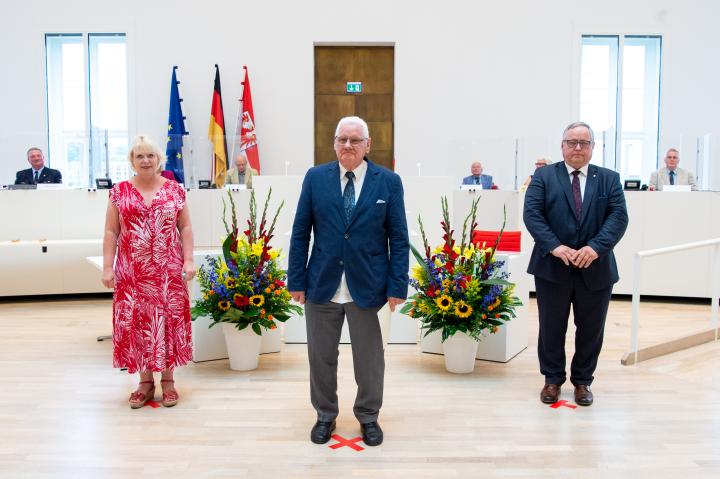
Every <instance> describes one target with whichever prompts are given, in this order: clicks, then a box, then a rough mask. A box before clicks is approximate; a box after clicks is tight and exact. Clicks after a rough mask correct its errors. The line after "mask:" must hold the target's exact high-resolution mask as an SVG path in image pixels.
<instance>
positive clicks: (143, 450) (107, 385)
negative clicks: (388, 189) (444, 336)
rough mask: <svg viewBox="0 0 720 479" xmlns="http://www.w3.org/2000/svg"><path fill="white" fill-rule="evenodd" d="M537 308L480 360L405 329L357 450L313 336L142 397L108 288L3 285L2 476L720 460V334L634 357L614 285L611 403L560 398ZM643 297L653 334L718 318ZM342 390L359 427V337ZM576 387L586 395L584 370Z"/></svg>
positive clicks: (585, 470)
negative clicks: (314, 353) (454, 355)
mask: <svg viewBox="0 0 720 479" xmlns="http://www.w3.org/2000/svg"><path fill="white" fill-rule="evenodd" d="M530 310H531V312H532V314H533V316H531V318H530V324H531V327H530V334H529V344H530V346H529V347H528V348H527V349H526V350H525V351H524V352H522V353H521V354H520V355H519V356H517V357H516V358H515V359H513V360H512V361H511V362H509V363H507V364H499V363H491V362H483V361H478V362H477V365H476V368H475V372H474V373H472V374H470V375H452V374H449V373H446V372H445V370H444V366H443V358H442V357H441V356H435V355H428V354H422V353H420V352H419V346H415V345H390V346H389V347H388V350H387V351H386V363H387V365H386V381H385V403H384V406H383V409H382V413H381V417H380V423H381V425H382V426H383V429H384V431H385V443H384V444H383V445H381V446H380V447H375V448H370V447H368V448H366V449H365V450H363V451H360V452H356V451H354V450H352V449H350V448H347V447H344V448H340V449H337V450H333V449H330V448H329V447H328V445H323V446H319V445H314V444H312V443H311V442H310V441H309V439H308V436H309V430H310V427H311V426H312V424H313V422H314V411H313V409H312V407H311V406H310V402H309V386H308V365H307V356H306V350H305V346H304V345H286V346H284V349H283V351H282V352H281V353H277V354H270V355H264V356H263V357H262V358H261V360H260V367H259V368H258V369H257V370H255V371H252V372H246V373H240V372H233V371H231V370H230V369H229V368H228V366H227V361H214V362H208V363H201V364H190V365H188V366H187V367H185V368H182V369H181V370H179V371H178V373H177V375H176V376H177V380H178V385H177V386H178V390H179V392H180V394H181V402H180V404H179V405H178V406H177V407H174V408H169V409H166V408H158V409H153V408H151V407H145V408H143V409H141V410H136V411H133V410H131V409H130V408H129V407H128V406H127V396H128V395H129V393H130V392H131V391H132V390H133V388H134V386H135V384H136V377H132V376H130V375H128V374H127V373H124V372H120V371H117V370H113V369H112V368H111V348H112V345H111V344H110V342H100V343H99V342H96V341H95V337H96V336H98V335H101V334H105V333H108V332H109V331H110V328H111V326H110V312H111V301H110V300H109V299H106V298H99V299H98V298H93V299H87V298H84V299H83V298H81V299H63V300H42V301H38V300H23V301H15V302H8V301H2V302H0V478H19V477H22V478H132V479H140V478H146V477H147V478H150V477H152V478H159V477H172V478H204V477H217V478H244V477H262V478H285V477H323V478H345V477H347V478H351V477H379V478H382V477H393V478H399V477H402V478H424V477H442V478H466V477H482V478H489V477H499V478H518V477H529V478H596V477H597V478H621V477H638V476H645V477H653V478H683V479H687V478H711V477H712V478H717V477H720V368H718V364H719V361H718V360H720V342H718V343H709V344H706V345H703V346H699V347H696V348H694V349H690V350H686V351H682V352H679V353H675V354H673V355H670V356H666V357H663V358H657V359H654V360H651V361H648V362H644V363H641V364H639V365H637V366H630V367H628V366H621V365H620V358H621V356H622V353H623V352H624V351H625V349H626V348H627V347H628V344H629V334H630V329H629V328H630V303H629V301H624V300H620V301H613V302H612V304H611V307H610V313H609V317H608V323H607V328H606V336H605V347H604V350H603V353H602V356H601V358H600V365H599V368H598V371H597V374H596V380H595V384H594V388H593V390H594V392H595V396H596V402H595V404H594V405H593V406H592V407H589V408H579V407H578V408H577V409H569V408H558V409H552V408H550V407H548V406H547V405H544V404H542V403H540V401H539V399H538V394H539V390H540V388H541V386H542V377H541V376H540V374H539V372H538V366H537V358H536V348H535V346H534V344H535V341H536V337H537V318H536V316H535V311H536V309H535V303H534V301H533V304H532V305H531V308H530ZM642 314H643V318H645V319H644V320H643V324H642V328H641V345H642V346H646V345H650V344H653V342H654V341H659V340H662V339H671V338H674V337H677V336H681V335H684V334H689V333H692V332H695V331H697V330H699V329H703V328H705V327H706V326H708V321H709V306H706V305H696V304H672V303H643V308H642ZM571 334H572V331H571ZM569 337H570V338H571V337H572V336H569ZM571 350H572V341H571V340H570V341H568V351H569V352H570V351H571ZM158 391H159V388H158ZM339 394H340V406H341V415H340V417H339V418H338V430H337V433H338V434H340V435H342V436H344V437H346V438H352V437H355V436H358V435H359V426H358V424H357V422H356V421H355V419H354V417H353V415H352V402H353V399H354V394H355V384H354V379H353V375H352V356H351V353H350V348H349V346H341V355H340V371H339ZM157 396H159V393H158V394H157ZM563 398H564V399H567V400H568V401H569V402H570V403H572V388H571V387H569V385H568V387H565V388H564V389H563ZM332 443H334V441H331V442H330V444H332Z"/></svg>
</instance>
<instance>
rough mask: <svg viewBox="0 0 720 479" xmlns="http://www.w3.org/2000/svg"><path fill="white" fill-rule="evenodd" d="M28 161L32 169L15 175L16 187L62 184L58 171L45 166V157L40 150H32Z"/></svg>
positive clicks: (29, 151)
mask: <svg viewBox="0 0 720 479" xmlns="http://www.w3.org/2000/svg"><path fill="white" fill-rule="evenodd" d="M27 160H28V163H30V166H31V168H28V169H27V170H20V171H18V172H17V173H16V174H15V184H16V185H36V184H38V183H62V174H60V172H59V171H58V170H53V169H52V168H47V167H46V166H45V156H44V155H43V152H42V150H41V149H40V148H35V147H33V148H30V149H29V150H28V151H27Z"/></svg>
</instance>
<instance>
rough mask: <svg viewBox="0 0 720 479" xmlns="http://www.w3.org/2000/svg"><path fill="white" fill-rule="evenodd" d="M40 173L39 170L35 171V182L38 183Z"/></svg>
mask: <svg viewBox="0 0 720 479" xmlns="http://www.w3.org/2000/svg"><path fill="white" fill-rule="evenodd" d="M38 173H39V172H38V171H36V172H35V178H34V179H33V183H35V184H36V185H37V182H38Z"/></svg>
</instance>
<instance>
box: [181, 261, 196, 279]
mask: <svg viewBox="0 0 720 479" xmlns="http://www.w3.org/2000/svg"><path fill="white" fill-rule="evenodd" d="M194 277H195V263H193V262H192V261H185V262H184V263H183V269H182V278H183V281H192V279H193V278H194Z"/></svg>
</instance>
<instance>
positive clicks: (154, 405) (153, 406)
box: [145, 401, 160, 409]
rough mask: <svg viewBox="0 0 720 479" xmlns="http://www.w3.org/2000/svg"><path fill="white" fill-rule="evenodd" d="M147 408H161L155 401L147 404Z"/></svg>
mask: <svg viewBox="0 0 720 479" xmlns="http://www.w3.org/2000/svg"><path fill="white" fill-rule="evenodd" d="M145 405H146V406H150V407H151V408H153V409H157V408H159V407H160V403H157V402H155V401H148V402H146V403H145Z"/></svg>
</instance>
